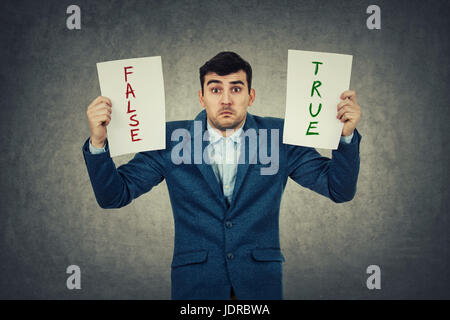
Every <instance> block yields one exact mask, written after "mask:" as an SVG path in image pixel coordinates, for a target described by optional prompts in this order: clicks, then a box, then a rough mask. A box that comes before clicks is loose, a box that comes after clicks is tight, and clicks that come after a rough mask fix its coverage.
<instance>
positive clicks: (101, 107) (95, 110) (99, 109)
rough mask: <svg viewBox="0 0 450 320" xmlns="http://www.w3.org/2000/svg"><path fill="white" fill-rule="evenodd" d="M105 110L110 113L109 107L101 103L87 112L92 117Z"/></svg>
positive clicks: (110, 108)
mask: <svg viewBox="0 0 450 320" xmlns="http://www.w3.org/2000/svg"><path fill="white" fill-rule="evenodd" d="M105 110H107V111H108V112H109V113H112V107H111V106H109V105H108V104H106V103H101V104H98V105H96V106H93V107H91V109H90V110H89V113H91V114H92V115H93V116H95V115H96V114H98V113H100V112H103V111H105Z"/></svg>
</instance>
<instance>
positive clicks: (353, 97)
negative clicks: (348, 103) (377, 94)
mask: <svg viewBox="0 0 450 320" xmlns="http://www.w3.org/2000/svg"><path fill="white" fill-rule="evenodd" d="M340 98H341V99H342V100H345V99H346V98H348V99H350V100H352V101H353V102H354V103H356V92H355V91H353V90H345V91H344V92H342V94H341V97H340Z"/></svg>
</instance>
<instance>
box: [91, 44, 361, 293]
mask: <svg viewBox="0 0 450 320" xmlns="http://www.w3.org/2000/svg"><path fill="white" fill-rule="evenodd" d="M251 80H252V69H251V66H250V65H249V64H248V63H247V62H246V61H245V60H243V59H242V58H241V57H240V56H239V55H237V54H236V53H233V52H221V53H219V54H218V55H216V56H215V57H213V58H212V59H211V60H209V61H208V62H206V63H205V64H204V65H203V66H202V67H201V68H200V83H201V89H200V90H199V92H198V97H199V101H200V104H201V105H202V107H203V108H204V110H203V111H202V112H200V113H199V114H198V115H197V117H196V118H195V120H185V121H171V122H167V123H166V137H167V138H166V148H165V149H164V150H157V151H148V152H140V153H138V154H136V155H135V157H134V158H133V159H132V160H131V161H130V162H129V163H127V164H125V165H122V166H120V167H119V168H116V166H115V165H114V162H113V161H112V159H111V157H110V155H109V151H108V144H107V139H106V133H107V131H106V128H107V126H108V124H109V122H110V120H111V111H112V110H113V108H114V106H112V105H111V101H110V100H109V99H108V98H107V97H98V98H96V99H95V100H94V101H93V102H92V103H91V104H90V106H89V107H88V110H87V116H88V120H89V124H90V129H91V135H90V139H87V141H86V142H85V144H84V146H83V154H84V158H85V161H86V165H87V169H88V173H89V177H90V179H91V183H92V186H93V189H94V193H95V196H96V199H97V202H98V203H99V205H100V206H101V207H102V208H120V207H122V206H125V205H127V204H128V203H130V202H131V201H132V200H133V199H135V198H137V197H139V196H140V195H141V194H143V193H145V192H148V191H149V190H150V189H151V188H152V187H154V186H156V185H157V184H159V183H160V182H161V181H162V180H163V179H166V183H167V188H168V191H169V195H170V200H171V204H172V211H173V215H174V221H175V245H174V253H173V260H172V273H171V278H172V298H173V299H228V298H230V296H231V297H233V298H236V297H237V298H239V299H282V298H283V287H282V262H284V257H283V255H282V252H281V249H280V240H279V224H278V219H279V211H280V202H281V197H282V194H283V191H284V188H285V186H286V183H287V179H288V177H290V178H292V179H293V180H294V181H296V182H297V183H299V184H300V185H302V186H304V187H306V188H309V189H311V190H313V191H316V192H317V193H319V194H322V195H324V196H326V197H328V198H330V199H331V200H332V201H334V202H345V201H350V200H351V199H352V198H353V197H354V195H355V192H356V182H357V178H358V172H359V142H360V140H361V136H360V134H359V133H358V132H357V130H356V124H357V123H358V121H359V119H360V114H361V113H360V107H359V106H358V103H357V101H356V94H355V92H354V91H345V92H343V93H342V95H341V97H340V98H341V101H340V103H339V104H338V105H337V110H338V112H337V117H338V118H339V119H340V120H341V121H342V122H344V127H343V130H342V136H341V141H340V143H339V147H338V149H337V150H333V152H332V159H329V158H326V157H322V156H321V155H320V154H319V153H318V152H317V151H316V150H315V149H313V148H307V147H300V146H293V145H286V144H283V143H282V141H283V137H282V133H283V125H284V120H283V119H278V118H269V117H259V116H255V115H252V114H250V113H248V112H247V108H248V107H249V106H251V105H252V104H253V102H254V100H255V89H253V88H252V87H251ZM206 131H207V134H205V132H206ZM261 132H264V134H261ZM180 138H181V139H180ZM255 139H256V143H254V142H255V141H252V140H255ZM252 142H253V143H252ZM252 145H253V147H252ZM255 146H256V147H255ZM261 147H264V148H265V151H264V152H267V153H268V150H270V154H271V155H270V157H268V158H266V160H267V159H269V160H270V162H271V163H270V167H268V166H267V161H265V162H264V163H261V162H262V161H260V160H261V159H258V155H259V156H260V157H261V154H264V152H262V153H261V152H259V151H260V150H256V149H259V148H261ZM255 148H256V149H255ZM255 150H256V152H255ZM181 151H182V152H181ZM252 154H253V156H254V157H252ZM255 155H256V158H255ZM255 159H256V161H255Z"/></svg>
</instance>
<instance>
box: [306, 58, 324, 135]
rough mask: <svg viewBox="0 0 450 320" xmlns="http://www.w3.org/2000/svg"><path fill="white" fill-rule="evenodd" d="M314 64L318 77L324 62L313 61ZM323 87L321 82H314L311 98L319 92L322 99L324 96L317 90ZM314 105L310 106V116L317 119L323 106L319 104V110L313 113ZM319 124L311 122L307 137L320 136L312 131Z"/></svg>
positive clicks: (315, 73)
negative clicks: (320, 66)
mask: <svg viewBox="0 0 450 320" xmlns="http://www.w3.org/2000/svg"><path fill="white" fill-rule="evenodd" d="M312 63H313V64H315V65H316V68H315V70H314V75H315V76H316V75H317V73H318V72H319V65H321V64H323V62H318V61H313V62H312ZM321 85H322V82H321V81H319V80H314V82H313V85H312V88H311V97H312V96H314V92H317V95H318V96H319V98H322V96H321V95H320V92H319V90H317V88H319V87H320V86H321ZM312 109H313V108H312V103H310V104H309V114H310V115H311V117H313V118H315V117H317V116H318V115H319V113H320V110H321V109H322V104H321V103H320V104H319V108H318V109H317V112H316V113H313V110H312ZM318 123H319V121H310V122H309V126H308V130H306V135H307V136H311V135H318V134H319V133H318V132H311V131H310V129H317V127H316V126H315V125H317V124H318Z"/></svg>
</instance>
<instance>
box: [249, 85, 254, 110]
mask: <svg viewBox="0 0 450 320" xmlns="http://www.w3.org/2000/svg"><path fill="white" fill-rule="evenodd" d="M255 97H256V92H255V89H253V88H251V89H250V101H249V102H248V106H251V105H252V104H253V102H255Z"/></svg>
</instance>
